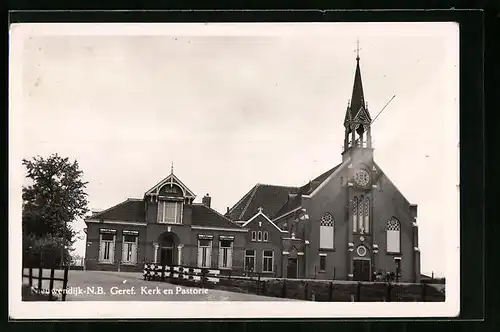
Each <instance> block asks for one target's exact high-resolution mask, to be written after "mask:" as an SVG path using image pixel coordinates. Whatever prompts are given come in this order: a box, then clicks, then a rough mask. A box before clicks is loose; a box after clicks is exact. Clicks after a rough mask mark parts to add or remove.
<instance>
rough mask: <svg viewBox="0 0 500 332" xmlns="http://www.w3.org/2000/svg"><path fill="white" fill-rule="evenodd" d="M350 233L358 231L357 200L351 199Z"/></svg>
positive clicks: (355, 198)
mask: <svg viewBox="0 0 500 332" xmlns="http://www.w3.org/2000/svg"><path fill="white" fill-rule="evenodd" d="M352 231H353V232H357V231H358V198H357V197H353V198H352Z"/></svg>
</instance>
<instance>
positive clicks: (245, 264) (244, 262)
mask: <svg viewBox="0 0 500 332" xmlns="http://www.w3.org/2000/svg"><path fill="white" fill-rule="evenodd" d="M247 250H248V251H249V250H251V251H252V252H253V255H247ZM247 257H253V266H252V270H251V271H253V272H255V264H256V262H257V259H256V258H257V257H256V253H255V249H245V258H244V260H243V269H244V270H245V271H250V270H249V269H248V267H247Z"/></svg>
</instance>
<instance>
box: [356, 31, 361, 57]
mask: <svg viewBox="0 0 500 332" xmlns="http://www.w3.org/2000/svg"><path fill="white" fill-rule="evenodd" d="M359 50H360V48H359V37H358V39H357V40H356V60H358V61H359Z"/></svg>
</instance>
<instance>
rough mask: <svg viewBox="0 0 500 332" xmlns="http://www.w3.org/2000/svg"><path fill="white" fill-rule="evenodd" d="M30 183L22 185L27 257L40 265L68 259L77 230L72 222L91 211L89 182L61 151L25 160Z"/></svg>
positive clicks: (24, 163) (76, 165) (24, 242)
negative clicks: (88, 195) (88, 206)
mask: <svg viewBox="0 0 500 332" xmlns="http://www.w3.org/2000/svg"><path fill="white" fill-rule="evenodd" d="M22 164H23V165H24V166H25V167H26V169H27V175H26V177H27V178H28V180H29V182H30V184H29V185H27V186H24V187H23V192H22V196H23V197H22V198H23V216H22V223H23V247H24V252H25V259H29V260H31V261H33V260H35V261H36V263H37V264H41V263H42V262H43V263H45V264H44V265H46V264H56V262H59V263H63V262H67V261H68V259H69V251H70V250H71V249H70V248H71V245H72V244H73V243H74V242H75V240H76V238H75V237H76V235H77V232H76V231H75V230H74V229H73V228H72V227H71V224H72V222H73V221H75V220H77V219H79V218H82V217H84V216H85V214H86V213H87V212H88V208H87V204H88V201H87V194H86V192H85V189H86V185H87V182H84V181H83V180H82V176H83V171H81V170H80V168H79V165H78V162H77V161H76V160H75V161H70V160H69V158H63V157H61V156H59V155H58V154H54V155H51V156H49V157H48V158H43V157H40V156H37V157H34V158H33V159H32V160H26V159H23V161H22Z"/></svg>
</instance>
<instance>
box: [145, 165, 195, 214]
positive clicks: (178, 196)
mask: <svg viewBox="0 0 500 332" xmlns="http://www.w3.org/2000/svg"><path fill="white" fill-rule="evenodd" d="M195 198H196V195H195V194H194V193H193V192H192V191H191V190H190V189H189V188H188V187H187V186H186V185H184V184H183V183H182V182H181V181H180V180H179V179H178V178H177V177H176V176H175V175H174V173H173V172H171V173H170V175H169V176H168V177H166V178H165V179H163V180H162V181H160V182H159V183H158V184H156V185H155V186H154V187H153V188H151V189H149V190H148V191H147V192H146V193H145V194H144V200H145V202H146V209H147V210H149V212H148V213H147V214H148V216H149V218H148V219H149V220H150V222H154V221H153V220H156V223H159V224H182V223H183V221H182V219H183V211H184V205H185V204H188V205H191V204H193V201H194V199H195ZM151 208H152V209H154V210H155V211H151ZM152 212H154V213H155V216H153V214H152Z"/></svg>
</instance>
